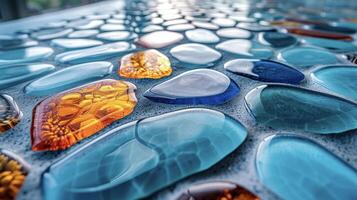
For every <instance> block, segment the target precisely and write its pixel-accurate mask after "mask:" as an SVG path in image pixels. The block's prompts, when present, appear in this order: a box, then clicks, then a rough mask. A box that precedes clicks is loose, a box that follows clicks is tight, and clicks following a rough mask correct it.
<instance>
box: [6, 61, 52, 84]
mask: <svg viewBox="0 0 357 200" xmlns="http://www.w3.org/2000/svg"><path fill="white" fill-rule="evenodd" d="M54 69H55V67H54V66H53V65H49V64H28V65H9V66H5V67H0V89H5V88H9V87H12V86H14V85H17V84H20V83H23V82H25V81H28V80H31V79H34V78H37V77H39V76H42V75H44V74H47V73H49V72H51V71H53V70H54Z"/></svg>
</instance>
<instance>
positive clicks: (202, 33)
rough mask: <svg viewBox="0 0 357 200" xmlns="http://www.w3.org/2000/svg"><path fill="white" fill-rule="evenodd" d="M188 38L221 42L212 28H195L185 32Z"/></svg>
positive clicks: (201, 41) (200, 41) (197, 40)
mask: <svg viewBox="0 0 357 200" xmlns="http://www.w3.org/2000/svg"><path fill="white" fill-rule="evenodd" d="M185 35H186V37H187V39H189V40H191V41H192V42H197V43H217V42H219V37H217V35H216V34H214V33H213V32H212V31H210V30H206V29H200V28H199V29H195V30H189V31H186V32H185Z"/></svg>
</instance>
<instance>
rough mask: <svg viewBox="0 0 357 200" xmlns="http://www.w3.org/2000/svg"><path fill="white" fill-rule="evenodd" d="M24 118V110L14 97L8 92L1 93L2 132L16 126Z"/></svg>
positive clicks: (0, 124)
mask: <svg viewBox="0 0 357 200" xmlns="http://www.w3.org/2000/svg"><path fill="white" fill-rule="evenodd" d="M21 118H22V112H21V111H20V109H19V107H18V106H17V104H16V102H15V101H14V99H13V98H12V97H11V96H9V95H6V94H0V134H1V132H5V131H7V130H9V129H11V128H13V127H14V126H16V124H17V123H19V121H20V120H21Z"/></svg>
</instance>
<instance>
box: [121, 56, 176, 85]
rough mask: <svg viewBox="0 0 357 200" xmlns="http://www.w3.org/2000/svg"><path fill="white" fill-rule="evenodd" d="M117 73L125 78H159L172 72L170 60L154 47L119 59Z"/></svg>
mask: <svg viewBox="0 0 357 200" xmlns="http://www.w3.org/2000/svg"><path fill="white" fill-rule="evenodd" d="M118 73H119V75H120V76H122V77H125V78H152V79H160V78H163V77H165V76H170V74H171V73H172V68H171V63H170V60H169V59H168V58H167V57H166V56H165V55H164V54H162V53H160V52H159V51H157V50H155V49H150V50H145V51H139V52H136V53H133V54H129V55H126V56H124V57H123V58H122V59H121V63H120V68H119V71H118Z"/></svg>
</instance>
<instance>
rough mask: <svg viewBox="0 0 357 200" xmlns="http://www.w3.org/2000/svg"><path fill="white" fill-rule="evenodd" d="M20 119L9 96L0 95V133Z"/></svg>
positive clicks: (17, 110) (16, 107) (17, 108)
mask: <svg viewBox="0 0 357 200" xmlns="http://www.w3.org/2000/svg"><path fill="white" fill-rule="evenodd" d="M21 117H22V113H21V111H20V110H19V107H18V106H17V104H16V102H15V101H14V99H13V98H12V97H10V96H9V95H6V94H0V133H1V132H5V131H7V130H9V129H11V128H12V127H14V126H15V125H16V124H17V123H19V121H20V119H21ZM0 200H1V199H0Z"/></svg>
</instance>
